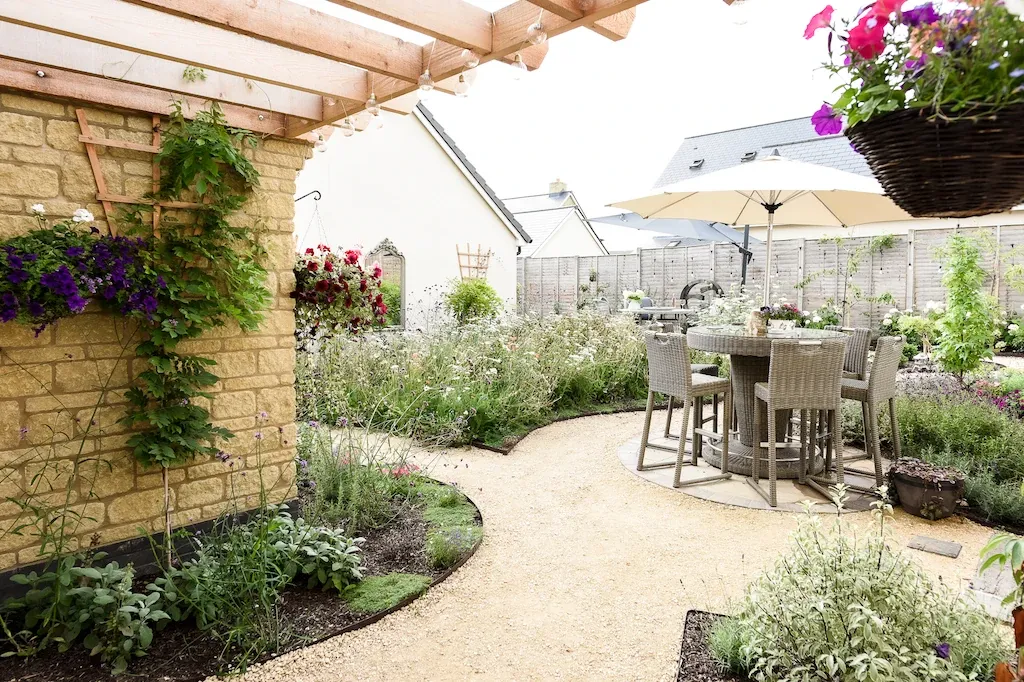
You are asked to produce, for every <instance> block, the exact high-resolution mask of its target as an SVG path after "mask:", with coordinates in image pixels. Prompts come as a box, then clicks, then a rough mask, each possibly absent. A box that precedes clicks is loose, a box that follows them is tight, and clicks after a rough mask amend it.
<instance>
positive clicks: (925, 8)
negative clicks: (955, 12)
mask: <svg viewBox="0 0 1024 682" xmlns="http://www.w3.org/2000/svg"><path fill="white" fill-rule="evenodd" d="M902 15H903V23H904V24H906V25H907V26H912V27H917V26H922V25H925V24H934V23H935V22H936V21H938V20H939V13H938V12H937V11H935V5H933V4H932V3H930V2H926V3H925V4H923V5H920V6H918V7H915V8H914V9H908V10H907V11H905V12H903V13H902Z"/></svg>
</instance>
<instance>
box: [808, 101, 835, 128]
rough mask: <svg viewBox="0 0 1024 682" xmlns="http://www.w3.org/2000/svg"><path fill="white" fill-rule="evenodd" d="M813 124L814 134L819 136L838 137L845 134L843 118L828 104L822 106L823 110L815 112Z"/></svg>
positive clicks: (812, 117) (812, 119)
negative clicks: (842, 133)
mask: <svg viewBox="0 0 1024 682" xmlns="http://www.w3.org/2000/svg"><path fill="white" fill-rule="evenodd" d="M811 123H812V124H813V125H814V132H816V133H818V134H819V135H838V134H839V133H841V132H843V117H842V116H840V115H839V114H837V113H836V112H835V110H833V109H832V107H831V106H829V105H828V104H822V105H821V108H820V109H818V110H817V111H816V112H814V115H813V116H811Z"/></svg>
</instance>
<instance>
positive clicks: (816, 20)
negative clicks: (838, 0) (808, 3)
mask: <svg viewBox="0 0 1024 682" xmlns="http://www.w3.org/2000/svg"><path fill="white" fill-rule="evenodd" d="M835 11H836V10H835V8H834V7H832V5H826V6H825V9H823V10H821V11H820V12H818V13H817V14H815V15H814V16H813V17H811V21H810V23H808V24H807V28H805V29H804V38H805V39H807V40H810V39H811V38H813V37H814V34H815V33H817V32H818V29H822V28H828V26H829V24H831V23H832V13H833V12H835Z"/></svg>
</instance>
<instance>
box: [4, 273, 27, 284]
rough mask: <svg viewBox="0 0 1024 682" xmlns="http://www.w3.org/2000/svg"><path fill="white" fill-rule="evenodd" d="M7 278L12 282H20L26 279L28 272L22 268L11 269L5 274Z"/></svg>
mask: <svg viewBox="0 0 1024 682" xmlns="http://www.w3.org/2000/svg"><path fill="white" fill-rule="evenodd" d="M7 279H8V280H10V282H11V283H12V284H21V283H22V282H25V281H27V280H28V273H27V272H25V271H24V270H11V271H10V273H8V275H7Z"/></svg>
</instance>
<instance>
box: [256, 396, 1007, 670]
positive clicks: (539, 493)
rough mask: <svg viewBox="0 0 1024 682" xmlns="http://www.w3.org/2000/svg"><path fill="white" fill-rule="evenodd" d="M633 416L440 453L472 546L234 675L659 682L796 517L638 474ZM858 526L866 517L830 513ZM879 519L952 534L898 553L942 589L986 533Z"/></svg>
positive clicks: (899, 528)
mask: <svg viewBox="0 0 1024 682" xmlns="http://www.w3.org/2000/svg"><path fill="white" fill-rule="evenodd" d="M642 419H643V415H642V414H622V415H611V416H600V417H588V418H586V419H578V420H574V421H568V422H563V423H559V424H555V425H552V426H549V427H547V428H544V429H541V430H539V431H537V432H535V433H533V434H532V435H530V436H529V437H528V438H527V439H526V440H524V441H523V442H522V443H521V444H520V445H519V446H518V447H517V448H516V449H515V451H514V452H513V453H512V455H510V456H507V457H506V456H502V455H497V454H494V453H491V452H486V451H480V450H459V451H452V452H449V453H448V454H447V455H446V456H445V457H443V458H441V460H439V461H438V463H437V464H436V465H435V468H434V470H433V472H432V473H433V475H435V476H436V477H438V478H440V479H442V480H451V481H455V482H458V483H459V485H461V486H462V488H463V490H465V492H466V493H467V494H469V495H470V496H471V497H472V498H473V499H474V501H476V503H477V504H478V505H479V506H480V508H481V510H482V512H483V516H484V530H485V538H484V543H483V546H482V547H481V548H480V550H479V551H478V552H477V554H476V556H474V557H473V558H472V559H471V560H470V561H469V563H467V564H466V566H464V567H463V568H462V569H460V570H459V571H458V572H457V573H456V574H455V575H453V576H452V577H451V578H449V579H448V580H447V581H446V582H445V583H443V584H442V585H440V586H439V587H437V588H435V589H433V590H431V591H430V592H429V593H428V594H427V595H426V596H425V597H423V598H422V599H420V600H418V601H417V602H415V603H414V604H413V605H412V606H410V607H408V608H406V609H403V610H402V611H400V612H398V613H396V614H393V615H391V616H389V617H387V618H385V619H383V620H382V621H380V622H378V623H376V624H374V625H372V626H370V627H368V628H364V629H362V630H359V631H357V632H353V633H349V634H346V635H342V636H340V637H336V638H334V639H331V640H328V641H325V642H322V643H320V644H318V645H315V646H312V647H308V648H306V649H303V650H301V651H295V652H292V653H290V654H286V655H284V656H282V657H280V658H279V659H275V660H274V661H271V662H269V663H267V664H265V665H262V666H260V667H258V668H256V669H254V670H252V671H250V672H249V673H248V674H247V675H245V676H244V677H242V678H240V679H243V680H246V681H247V682H263V681H270V680H275V681H278V680H279V681H281V682H284V681H286V680H287V681H289V682H291V681H294V682H313V681H323V682H328V681H330V682H336V681H338V680H345V681H349V680H382V681H388V682H391V681H398V680H416V681H419V680H467V679H479V680H555V679H557V680H645V681H649V680H672V679H674V678H675V671H676V665H677V662H676V658H677V655H678V651H679V645H680V641H681V636H682V628H683V619H684V617H685V615H686V611H687V610H689V609H692V608H699V609H708V610H722V609H725V608H728V604H729V601H730V600H733V599H735V598H737V597H738V596H740V595H741V594H742V590H743V585H745V584H746V583H747V582H748V581H749V580H750V579H751V578H752V577H753V576H754V575H755V574H756V573H757V572H758V571H759V570H760V569H761V568H763V567H764V566H765V565H767V564H768V563H770V562H771V561H772V560H773V559H774V558H775V557H776V556H777V555H778V553H779V552H780V551H781V550H782V549H783V548H784V547H785V546H786V538H787V535H788V534H789V533H790V531H791V530H792V529H793V527H794V525H795V523H796V520H797V517H796V516H795V515H792V514H781V513H772V512H763V511H753V510H747V509H739V508H733V507H726V506H722V505H718V504H714V503H711V502H705V501H702V500H698V499H695V498H693V497H690V496H688V495H683V494H680V493H679V492H678V491H676V490H671V489H666V488H661V487H659V486H656V485H652V484H650V483H647V482H646V481H643V480H641V479H639V478H637V477H636V476H634V475H633V474H631V473H630V472H629V471H626V470H625V469H624V468H623V467H622V465H621V464H620V463H619V460H618V458H617V457H616V454H615V451H616V448H617V447H619V445H621V444H622V443H623V442H625V441H627V440H629V439H630V438H632V437H634V436H635V435H636V434H637V433H639V432H640V429H641V425H642ZM460 460H461V461H462V464H461V465H459V468H457V469H456V468H455V465H456V464H458V463H459V461H460ZM445 464H447V466H444V465H445ZM466 464H468V467H467V466H466ZM868 522H870V516H869V515H867V514H856V515H851V516H847V517H844V523H852V524H855V525H862V524H865V523H868ZM894 526H895V533H896V537H897V539H898V540H899V541H900V542H901V543H903V544H905V543H906V542H907V541H908V540H909V539H910V537H911V536H913V535H917V534H925V535H928V536H930V537H934V538H939V539H944V540H955V541H957V542H960V543H961V544H963V545H964V549H963V552H961V554H960V558H959V559H957V560H953V559H947V558H944V557H939V556H936V555H931V554H923V553H920V552H914V553H913V554H914V556H915V557H917V558H918V560H919V561H921V562H922V563H923V564H924V565H925V566H926V567H927V568H928V569H929V570H930V571H932V572H933V573H934V574H935V575H936V576H941V577H942V578H943V579H944V580H946V581H951V582H953V583H954V584H956V585H957V586H960V585H962V584H964V583H965V582H966V580H967V579H969V578H971V577H972V575H973V572H974V570H975V566H976V564H977V557H978V552H979V551H980V548H981V546H982V545H983V544H984V542H985V540H986V539H987V538H988V536H989V535H990V533H991V531H989V530H988V529H985V528H982V527H980V526H977V525H974V524H972V523H970V522H967V521H963V520H960V519H951V520H947V521H943V522H940V523H935V524H928V523H925V522H923V521H920V520H917V519H914V518H913V517H909V516H907V515H904V514H902V513H901V512H897V519H896V523H895V524H894ZM907 551H910V550H907Z"/></svg>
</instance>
